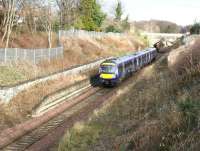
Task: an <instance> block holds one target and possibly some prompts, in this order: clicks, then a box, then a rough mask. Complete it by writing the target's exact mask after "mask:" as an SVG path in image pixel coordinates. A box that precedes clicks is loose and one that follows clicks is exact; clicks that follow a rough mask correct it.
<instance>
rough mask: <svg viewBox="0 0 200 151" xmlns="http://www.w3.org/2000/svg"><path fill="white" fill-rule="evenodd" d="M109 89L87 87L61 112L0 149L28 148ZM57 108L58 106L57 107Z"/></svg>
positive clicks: (5, 150)
mask: <svg viewBox="0 0 200 151" xmlns="http://www.w3.org/2000/svg"><path fill="white" fill-rule="evenodd" d="M110 91H111V89H104V88H88V90H87V91H85V92H84V94H81V95H79V96H78V97H75V98H73V99H71V100H70V101H73V102H74V104H73V105H71V106H69V107H67V108H65V110H64V111H63V112H62V113H60V114H58V115H56V116H55V117H53V118H51V119H49V121H47V122H45V123H44V124H41V125H39V126H38V127H36V128H35V129H34V130H30V132H27V133H25V134H24V135H23V136H21V137H19V138H17V139H16V140H14V141H13V142H11V143H9V144H7V145H5V146H1V147H0V149H1V150H3V151H23V150H26V149H28V147H29V146H31V145H32V144H34V143H36V142H38V141H39V140H40V139H42V138H43V137H44V136H46V135H47V134H49V133H50V132H51V131H53V130H54V129H55V128H57V127H59V126H60V125H62V124H63V123H64V122H66V120H67V119H68V118H70V117H71V116H72V115H73V114H75V113H77V112H78V111H80V110H81V109H82V108H84V107H86V106H88V105H89V104H90V103H92V102H94V101H98V99H100V98H101V97H102V96H105V95H106V94H107V93H108V92H110ZM65 103H68V102H65ZM65 103H63V104H61V106H64V104H65ZM58 108H59V107H57V109H58ZM44 116H45V115H44Z"/></svg>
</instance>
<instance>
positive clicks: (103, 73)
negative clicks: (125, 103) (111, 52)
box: [99, 48, 157, 86]
mask: <svg viewBox="0 0 200 151" xmlns="http://www.w3.org/2000/svg"><path fill="white" fill-rule="evenodd" d="M156 56H157V50H156V48H147V49H145V50H142V51H139V52H136V53H133V54H130V55H127V56H123V57H118V58H112V59H108V60H106V61H104V62H103V63H101V65H100V68H99V75H100V82H101V84H103V85H112V86H114V85H116V84H118V83H120V82H121V81H122V80H123V79H125V78H126V77H128V76H130V75H131V74H132V73H134V72H135V71H137V70H139V69H141V68H142V67H144V66H145V65H147V64H149V63H151V62H152V61H153V60H155V58H156Z"/></svg>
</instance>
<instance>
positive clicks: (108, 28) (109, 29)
mask: <svg viewBox="0 0 200 151" xmlns="http://www.w3.org/2000/svg"><path fill="white" fill-rule="evenodd" d="M106 32H113V33H121V32H122V31H121V30H120V29H118V28H116V27H115V26H114V25H110V26H108V27H106Z"/></svg>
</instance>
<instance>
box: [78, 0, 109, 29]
mask: <svg viewBox="0 0 200 151" xmlns="http://www.w3.org/2000/svg"><path fill="white" fill-rule="evenodd" d="M80 15H81V17H80V20H79V24H81V26H82V27H81V28H83V29H85V30H89V31H92V30H99V28H100V27H101V25H102V23H103V21H104V19H105V17H106V16H105V14H104V13H103V12H102V11H101V6H100V4H98V3H97V1H96V0H81V1H80ZM80 21H81V23H80Z"/></svg>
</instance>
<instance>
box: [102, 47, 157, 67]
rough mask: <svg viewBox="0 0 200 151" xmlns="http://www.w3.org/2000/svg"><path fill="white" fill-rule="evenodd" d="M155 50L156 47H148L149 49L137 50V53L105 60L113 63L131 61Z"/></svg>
mask: <svg viewBox="0 0 200 151" xmlns="http://www.w3.org/2000/svg"><path fill="white" fill-rule="evenodd" d="M153 51H156V48H147V49H144V50H141V51H138V52H135V53H133V54H130V55H126V56H123V57H118V58H112V59H109V60H106V61H105V62H112V63H115V64H120V63H122V62H126V61H129V60H131V59H134V58H137V57H139V56H141V55H144V54H147V53H149V52H153Z"/></svg>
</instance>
